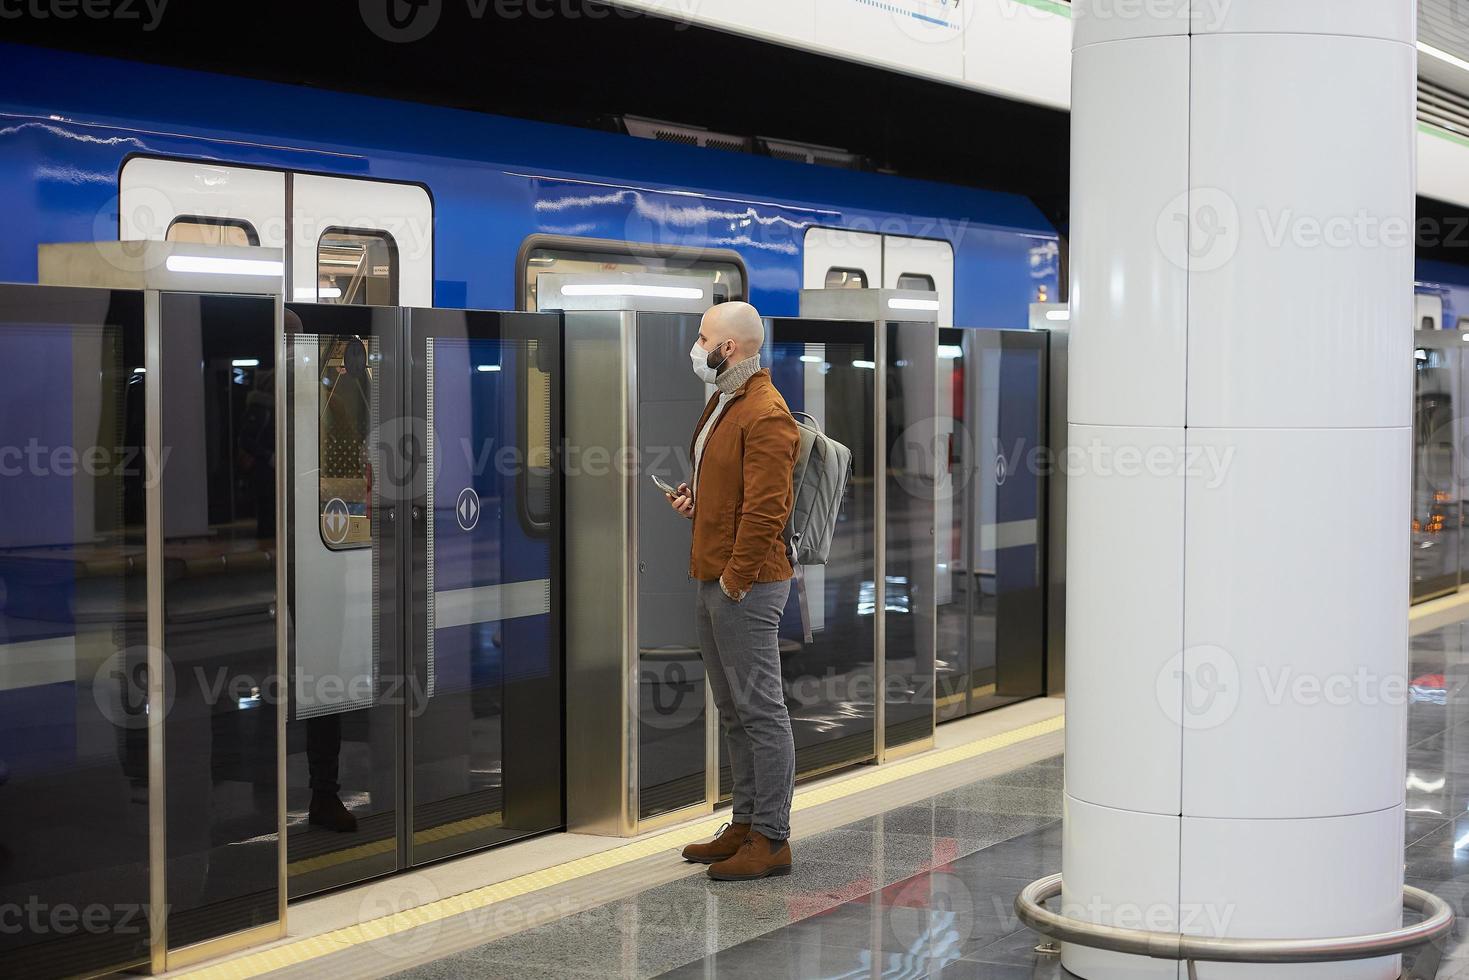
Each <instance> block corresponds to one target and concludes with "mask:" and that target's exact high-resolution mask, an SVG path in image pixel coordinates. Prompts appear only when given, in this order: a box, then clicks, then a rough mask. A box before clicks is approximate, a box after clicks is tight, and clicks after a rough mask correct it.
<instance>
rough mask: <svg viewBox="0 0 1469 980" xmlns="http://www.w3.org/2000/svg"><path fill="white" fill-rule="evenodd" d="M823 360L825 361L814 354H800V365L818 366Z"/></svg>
mask: <svg viewBox="0 0 1469 980" xmlns="http://www.w3.org/2000/svg"><path fill="white" fill-rule="evenodd" d="M825 360H826V358H824V357H819V356H817V355H815V354H802V355H801V363H802V364H820V363H822V362H823V361H825Z"/></svg>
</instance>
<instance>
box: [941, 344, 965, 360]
mask: <svg viewBox="0 0 1469 980" xmlns="http://www.w3.org/2000/svg"><path fill="white" fill-rule="evenodd" d="M963 356H964V348H962V347H960V346H958V345H957V344H939V357H942V358H945V359H946V360H950V361H952V360H954V359H956V358H960V357H963Z"/></svg>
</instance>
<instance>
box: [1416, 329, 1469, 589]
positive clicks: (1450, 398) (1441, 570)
mask: <svg viewBox="0 0 1469 980" xmlns="http://www.w3.org/2000/svg"><path fill="white" fill-rule="evenodd" d="M1445 337H1447V338H1448V340H1449V341H1453V340H1455V339H1457V337H1458V334H1457V333H1454V332H1449V333H1447V334H1445V333H1443V332H1441V331H1420V332H1419V333H1418V334H1417V344H1416V346H1415V349H1414V360H1413V363H1414V368H1415V370H1414V376H1413V377H1414V380H1413V550H1412V576H1413V597H1414V598H1415V599H1425V598H1428V597H1431V596H1435V595H1441V594H1443V593H1446V592H1452V591H1454V590H1455V589H1457V588H1458V585H1459V568H1460V563H1461V558H1460V554H1459V550H1460V536H1461V534H1462V524H1463V516H1462V503H1461V501H1460V496H1461V495H1460V493H1459V490H1458V487H1459V482H1458V481H1459V472H1458V470H1457V468H1456V458H1455V456H1456V454H1455V447H1456V446H1457V445H1459V444H1460V439H1459V428H1460V421H1459V419H1458V417H1457V411H1456V407H1457V402H1458V394H1459V361H1460V357H1461V355H1460V352H1459V350H1458V349H1457V348H1455V347H1452V346H1450V345H1449V344H1448V343H1446V342H1445V340H1444V338H1445Z"/></svg>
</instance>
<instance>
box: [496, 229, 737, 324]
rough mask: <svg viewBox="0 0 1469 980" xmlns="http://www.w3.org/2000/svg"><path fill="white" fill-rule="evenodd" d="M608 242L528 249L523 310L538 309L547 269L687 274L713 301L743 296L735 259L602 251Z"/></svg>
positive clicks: (577, 272) (564, 272)
mask: <svg viewBox="0 0 1469 980" xmlns="http://www.w3.org/2000/svg"><path fill="white" fill-rule="evenodd" d="M607 246H608V243H606V242H598V243H597V247H596V248H580V247H577V246H575V245H571V244H568V245H563V246H550V245H543V246H539V247H537V248H533V249H531V250H530V251H529V252H528V253H527V255H526V259H525V302H524V303H523V304H522V306H523V308H524V309H527V310H534V309H538V308H539V307H538V306H537V299H536V281H537V280H538V279H539V278H540V277H541V276H542V275H543V274H545V273H547V272H554V273H557V274H560V275H613V276H622V275H628V274H630V273H631V274H636V273H645V274H648V275H657V276H688V277H689V278H691V279H699V280H702V281H703V282H706V283H708V284H709V288H710V291H711V292H710V295H712V296H713V297H714V302H716V303H723V302H727V301H728V300H742V299H744V298H745V274H744V270H743V269H742V268H740V265H739V264H738V263H736V262H730V261H728V260H726V259H719V258H710V257H709V256H708V255H702V254H700V253H699V252H698V251H695V250H689V251H687V252H681V253H679V254H674V255H670V256H667V257H664V256H659V255H652V254H647V253H646V252H640V253H639V254H633V253H631V252H618V251H608V250H604V249H605V248H607Z"/></svg>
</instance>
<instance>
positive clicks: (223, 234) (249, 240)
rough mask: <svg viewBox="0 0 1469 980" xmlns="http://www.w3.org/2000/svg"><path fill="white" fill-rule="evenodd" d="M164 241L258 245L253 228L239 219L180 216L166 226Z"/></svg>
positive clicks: (196, 215) (258, 241) (194, 215)
mask: <svg viewBox="0 0 1469 980" xmlns="http://www.w3.org/2000/svg"><path fill="white" fill-rule="evenodd" d="M163 239H164V241H169V242H189V243H191V244H195V245H259V244H260V235H259V234H258V233H257V232H256V231H255V226H254V225H252V224H250V222H248V221H245V220H243V219H241V218H207V217H204V216H203V215H198V214H181V215H179V216H178V217H177V218H174V219H173V220H172V221H171V222H169V224H168V231H166V232H164V234H163Z"/></svg>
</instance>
